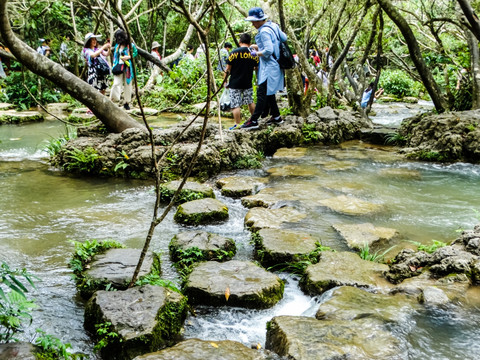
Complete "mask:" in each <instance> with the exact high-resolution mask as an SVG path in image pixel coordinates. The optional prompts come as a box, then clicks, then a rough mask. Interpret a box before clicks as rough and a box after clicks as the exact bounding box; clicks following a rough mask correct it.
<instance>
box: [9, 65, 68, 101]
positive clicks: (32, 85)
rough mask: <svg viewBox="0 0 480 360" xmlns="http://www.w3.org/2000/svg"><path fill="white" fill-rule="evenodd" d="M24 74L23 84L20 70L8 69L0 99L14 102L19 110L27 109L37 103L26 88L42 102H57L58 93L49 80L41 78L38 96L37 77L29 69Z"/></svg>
mask: <svg viewBox="0 0 480 360" xmlns="http://www.w3.org/2000/svg"><path fill="white" fill-rule="evenodd" d="M24 74H25V86H24V78H23V75H22V72H17V71H10V74H9V75H8V77H7V78H6V79H5V80H4V83H5V89H4V91H3V92H0V101H3V102H8V103H11V104H15V105H16V106H17V108H19V109H20V110H28V109H30V108H31V107H33V106H36V105H37V103H36V102H35V99H34V98H33V97H32V96H31V95H30V94H29V93H28V91H27V88H28V89H29V90H30V92H31V93H32V95H33V96H35V97H37V100H38V101H40V103H42V104H47V103H52V102H58V100H59V94H58V93H57V92H56V91H55V88H54V86H53V85H52V84H51V83H50V82H49V81H46V80H41V94H40V96H39V97H38V94H37V93H38V85H39V77H38V76H36V75H34V74H32V73H31V72H29V71H24Z"/></svg>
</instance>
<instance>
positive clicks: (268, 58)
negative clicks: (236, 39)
mask: <svg viewBox="0 0 480 360" xmlns="http://www.w3.org/2000/svg"><path fill="white" fill-rule="evenodd" d="M280 41H282V42H284V41H287V35H285V33H284V32H283V31H282V30H280V28H279V27H278V25H277V24H275V23H272V22H271V21H268V22H266V23H265V24H263V25H262V26H261V27H260V28H259V29H258V34H257V35H256V36H255V42H256V43H257V45H258V50H259V51H261V52H262V54H263V56H260V64H259V66H258V84H259V85H260V84H263V83H264V82H265V81H267V95H274V94H276V92H277V91H279V90H283V88H284V86H285V85H284V79H283V78H284V72H283V70H282V69H280V65H278V62H277V60H276V59H275V57H276V58H277V59H278V58H279V57H280ZM273 54H275V57H273Z"/></svg>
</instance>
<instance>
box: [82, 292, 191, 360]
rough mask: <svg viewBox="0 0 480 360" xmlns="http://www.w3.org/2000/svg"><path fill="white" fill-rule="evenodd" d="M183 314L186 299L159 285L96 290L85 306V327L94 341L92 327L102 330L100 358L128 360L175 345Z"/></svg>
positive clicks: (99, 337)
mask: <svg viewBox="0 0 480 360" xmlns="http://www.w3.org/2000/svg"><path fill="white" fill-rule="evenodd" d="M186 315H187V300H186V298H185V297H184V296H183V295H181V294H179V293H177V292H174V291H171V290H168V289H166V288H163V287H160V286H152V285H145V286H142V287H134V288H130V289H127V290H125V291H97V292H96V293H95V295H94V296H93V297H92V298H91V299H90V300H89V301H88V303H87V304H86V307H85V328H86V329H87V330H89V331H90V332H91V333H92V334H93V335H94V336H95V338H96V339H97V340H101V339H102V336H101V335H98V333H97V327H98V326H96V325H99V326H101V327H102V328H103V327H106V329H105V330H107V332H109V333H115V334H117V335H118V336H115V337H113V336H109V337H108V338H107V345H106V347H104V348H103V349H102V351H101V353H102V358H103V359H132V358H134V357H135V356H137V355H140V354H145V353H147V352H151V351H156V350H159V349H161V348H164V347H166V346H168V345H172V344H173V343H174V342H175V338H176V336H177V335H178V334H179V333H180V330H181V328H182V326H183V322H184V320H185V318H186Z"/></svg>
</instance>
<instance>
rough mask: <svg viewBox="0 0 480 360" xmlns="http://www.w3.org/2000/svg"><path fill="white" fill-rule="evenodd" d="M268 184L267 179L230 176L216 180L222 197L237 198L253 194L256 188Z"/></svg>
mask: <svg viewBox="0 0 480 360" xmlns="http://www.w3.org/2000/svg"><path fill="white" fill-rule="evenodd" d="M267 182H268V179H267V178H259V177H252V176H231V177H225V178H221V179H219V180H217V183H216V184H217V186H218V187H219V188H220V189H222V195H224V196H229V197H234V198H239V197H243V196H247V195H252V194H254V193H255V192H256V191H257V189H258V187H259V186H261V185H262V184H265V183H267Z"/></svg>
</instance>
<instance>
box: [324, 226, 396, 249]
mask: <svg viewBox="0 0 480 360" xmlns="http://www.w3.org/2000/svg"><path fill="white" fill-rule="evenodd" d="M332 226H333V228H334V229H335V230H337V231H338V233H339V234H340V235H341V236H342V237H343V238H344V239H345V241H346V242H347V245H348V247H349V248H351V249H356V250H360V249H361V248H362V247H364V246H365V244H366V245H368V246H371V245H373V244H375V243H377V242H379V241H381V240H386V241H388V240H391V239H392V238H393V237H394V236H396V235H398V231H397V230H395V229H391V228H385V227H375V226H374V225H373V224H370V223H364V224H334V225H332Z"/></svg>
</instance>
